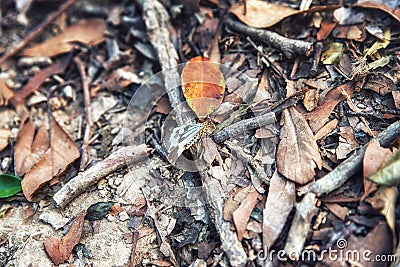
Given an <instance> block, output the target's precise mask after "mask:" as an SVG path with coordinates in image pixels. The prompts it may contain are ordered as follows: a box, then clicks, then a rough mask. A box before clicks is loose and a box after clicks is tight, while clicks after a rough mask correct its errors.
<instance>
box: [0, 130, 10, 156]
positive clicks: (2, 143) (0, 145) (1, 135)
mask: <svg viewBox="0 0 400 267" xmlns="http://www.w3.org/2000/svg"><path fill="white" fill-rule="evenodd" d="M10 134H11V131H10V130H9V129H0V151H2V150H3V149H4V148H6V147H7V145H8V138H9V137H10Z"/></svg>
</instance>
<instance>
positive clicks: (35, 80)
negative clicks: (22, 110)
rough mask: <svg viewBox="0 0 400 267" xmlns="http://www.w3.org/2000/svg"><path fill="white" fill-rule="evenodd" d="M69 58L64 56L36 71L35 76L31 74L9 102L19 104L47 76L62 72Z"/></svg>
mask: <svg viewBox="0 0 400 267" xmlns="http://www.w3.org/2000/svg"><path fill="white" fill-rule="evenodd" d="M70 59H71V57H70V56H65V57H63V58H62V59H61V60H59V61H57V62H56V63H54V64H52V65H50V66H48V67H47V68H45V69H43V70H41V71H39V72H38V73H36V74H35V76H33V77H32V78H31V79H30V80H29V82H28V83H27V84H26V85H25V86H24V87H23V88H22V89H21V90H20V91H18V92H17V93H15V95H14V96H13V97H12V98H11V99H10V101H11V103H12V104H13V105H14V106H18V105H20V104H21V103H23V101H24V100H25V98H26V97H27V96H28V95H29V94H31V93H32V92H33V91H35V90H37V89H38V88H39V86H40V85H41V84H42V83H43V82H44V81H45V80H46V79H47V78H49V77H51V76H52V75H54V74H60V73H64V71H65V68H66V67H67V66H68V63H69V61H70Z"/></svg>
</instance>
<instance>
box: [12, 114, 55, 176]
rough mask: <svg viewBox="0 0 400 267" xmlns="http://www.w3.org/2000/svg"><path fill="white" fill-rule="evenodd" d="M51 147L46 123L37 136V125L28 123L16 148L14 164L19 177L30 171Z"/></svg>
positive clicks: (21, 132)
mask: <svg viewBox="0 0 400 267" xmlns="http://www.w3.org/2000/svg"><path fill="white" fill-rule="evenodd" d="M48 147H49V136H48V132H47V130H46V125H45V123H43V124H42V126H41V127H40V128H39V130H38V131H37V133H36V135H35V125H34V123H33V122H32V121H30V120H29V121H27V122H26V123H25V124H24V125H22V127H21V129H20V130H19V133H18V141H17V143H16V144H15V147H14V164H15V172H16V173H17V175H19V176H22V175H24V174H25V173H26V172H27V171H29V170H30V169H31V168H32V167H33V166H34V165H35V164H36V162H37V161H38V160H39V159H40V158H41V157H42V155H43V154H44V153H45V152H46V150H47V149H48Z"/></svg>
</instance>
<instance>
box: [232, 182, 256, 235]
mask: <svg viewBox="0 0 400 267" xmlns="http://www.w3.org/2000/svg"><path fill="white" fill-rule="evenodd" d="M259 196H260V194H259V193H258V192H257V191H256V190H255V189H254V188H253V191H250V193H249V194H248V195H247V197H246V198H245V199H244V200H243V201H242V203H240V206H239V208H238V209H237V210H235V211H234V212H233V222H234V223H235V226H236V231H237V235H238V239H239V240H242V238H243V234H244V233H245V231H246V226H247V222H248V221H249V219H250V214H251V212H252V211H253V209H254V207H255V206H256V205H257V201H258V200H257V199H258V197H259Z"/></svg>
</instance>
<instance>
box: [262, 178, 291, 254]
mask: <svg viewBox="0 0 400 267" xmlns="http://www.w3.org/2000/svg"><path fill="white" fill-rule="evenodd" d="M295 201H296V191H295V186H294V183H293V182H291V181H289V180H287V179H285V178H284V177H282V176H281V175H280V174H279V173H278V172H277V171H275V173H274V175H273V176H272V178H271V183H270V186H269V191H268V197H267V201H266V203H265V207H264V211H263V246H264V249H268V248H270V247H271V246H272V245H273V244H274V242H275V241H276V239H277V238H278V236H279V235H280V234H281V231H282V229H283V227H284V225H285V223H286V220H287V216H288V215H289V213H290V212H291V210H292V209H293V206H294V203H295Z"/></svg>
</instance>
